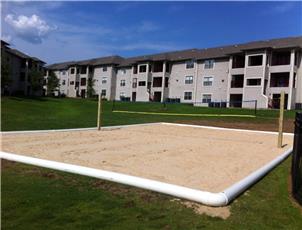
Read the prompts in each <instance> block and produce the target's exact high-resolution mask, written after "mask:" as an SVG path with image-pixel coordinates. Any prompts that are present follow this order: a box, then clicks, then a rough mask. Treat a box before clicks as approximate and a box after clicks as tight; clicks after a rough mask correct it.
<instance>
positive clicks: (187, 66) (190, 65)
mask: <svg viewBox="0 0 302 230" xmlns="http://www.w3.org/2000/svg"><path fill="white" fill-rule="evenodd" d="M186 68H187V69H192V68H194V61H193V60H190V61H186Z"/></svg>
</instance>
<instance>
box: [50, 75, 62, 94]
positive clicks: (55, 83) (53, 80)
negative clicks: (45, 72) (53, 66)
mask: <svg viewBox="0 0 302 230" xmlns="http://www.w3.org/2000/svg"><path fill="white" fill-rule="evenodd" d="M59 82H60V80H59V78H58V77H57V75H56V74H55V73H54V72H53V71H50V73H49V76H48V78H47V95H53V93H54V91H55V90H56V89H57V88H58V87H59V86H60V84H59Z"/></svg>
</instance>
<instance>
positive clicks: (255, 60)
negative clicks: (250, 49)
mask: <svg viewBox="0 0 302 230" xmlns="http://www.w3.org/2000/svg"><path fill="white" fill-rule="evenodd" d="M262 59H263V55H254V56H249V66H261V65H262V61H263V60H262Z"/></svg>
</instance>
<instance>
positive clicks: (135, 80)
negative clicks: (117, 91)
mask: <svg viewBox="0 0 302 230" xmlns="http://www.w3.org/2000/svg"><path fill="white" fill-rule="evenodd" d="M136 87H137V78H133V82H132V88H136Z"/></svg>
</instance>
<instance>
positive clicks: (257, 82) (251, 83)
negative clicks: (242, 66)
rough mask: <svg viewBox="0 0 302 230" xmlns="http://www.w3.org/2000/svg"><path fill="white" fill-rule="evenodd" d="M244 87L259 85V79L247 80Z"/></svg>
mask: <svg viewBox="0 0 302 230" xmlns="http://www.w3.org/2000/svg"><path fill="white" fill-rule="evenodd" d="M246 85H248V86H257V85H261V78H254V79H247V80H246Z"/></svg>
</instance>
